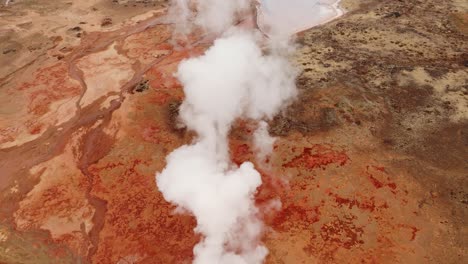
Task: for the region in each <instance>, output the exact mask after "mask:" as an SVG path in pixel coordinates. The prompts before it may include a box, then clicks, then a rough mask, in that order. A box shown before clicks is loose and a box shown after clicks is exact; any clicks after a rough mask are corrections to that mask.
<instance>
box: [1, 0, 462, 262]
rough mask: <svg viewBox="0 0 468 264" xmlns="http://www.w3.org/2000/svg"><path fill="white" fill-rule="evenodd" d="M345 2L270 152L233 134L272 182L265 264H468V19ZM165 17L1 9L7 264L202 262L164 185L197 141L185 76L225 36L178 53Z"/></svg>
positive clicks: (132, 4) (123, 9)
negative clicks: (169, 169) (191, 62)
mask: <svg viewBox="0 0 468 264" xmlns="http://www.w3.org/2000/svg"><path fill="white" fill-rule="evenodd" d="M342 4H343V7H344V8H345V9H346V10H347V13H346V14H345V15H344V16H343V17H340V18H339V19H337V20H335V21H332V22H330V23H327V24H325V25H322V26H320V27H317V28H314V29H311V30H308V31H305V32H303V33H301V34H300V35H299V36H298V39H297V40H298V43H299V44H300V46H299V48H298V51H297V52H296V54H295V55H294V57H293V58H291V59H292V60H293V61H294V62H295V64H296V65H297V66H298V68H299V69H300V70H301V74H300V76H299V77H298V80H297V84H298V87H299V89H300V96H299V97H298V99H297V101H296V102H294V103H293V104H292V105H291V106H290V107H288V109H286V111H285V112H284V113H283V114H281V115H279V116H277V117H275V118H274V119H273V120H271V122H270V125H271V129H270V133H271V134H272V135H275V136H276V137H277V138H278V139H277V142H276V144H275V147H274V151H273V153H272V154H271V156H270V157H268V158H267V159H266V160H261V161H259V160H257V159H256V158H255V150H254V149H253V148H252V137H253V136H252V131H254V129H255V124H252V123H251V122H250V121H248V120H239V121H238V122H237V123H236V125H235V127H234V128H233V130H232V132H231V135H230V149H231V155H232V158H233V160H234V161H235V162H236V163H239V164H240V163H241V162H243V161H246V160H250V161H252V162H254V163H255V164H256V167H257V169H258V170H259V171H261V172H262V178H263V185H262V186H261V187H260V189H259V190H258V193H257V195H256V202H257V205H258V206H259V207H260V208H261V212H262V215H261V217H262V218H263V219H264V221H265V223H266V231H265V234H264V237H263V242H264V243H265V244H266V246H267V247H268V248H269V250H270V254H269V256H268V258H267V261H266V263H463V262H464V261H463V259H467V258H468V256H467V252H466V248H467V246H468V245H467V244H468V242H467V240H466V237H468V233H467V223H466V219H468V215H467V212H468V211H467V209H468V208H467V207H468V182H467V177H466V176H467V173H468V163H467V160H468V151H467V149H468V121H467V120H468V112H467V111H468V105H467V104H468V68H467V67H468V54H467V50H468V44H467V43H468V6H467V4H466V2H465V1H459V0H452V1H435V0H425V1H410V0H400V1H377V0H354V1H353V0H345V1H343V3H342ZM165 5H166V3H165V1H120V0H119V1H110V0H109V1H107V0H106V1H104V0H101V1H98V0H96V1H53V4H52V2H51V1H28V0H24V1H20V0H17V1H14V2H12V3H10V5H9V6H8V7H0V65H1V66H0V190H1V191H0V263H190V261H191V259H192V257H193V256H192V254H193V253H192V247H193V246H194V245H195V244H196V243H197V242H198V240H199V239H200V238H199V237H198V236H197V235H195V234H194V232H193V228H194V227H195V225H196V222H195V219H194V218H193V217H192V216H190V215H181V214H174V213H173V210H174V207H173V206H172V205H170V204H168V203H167V202H165V201H164V199H163V197H162V195H161V193H159V192H158V190H157V188H156V185H155V180H154V175H155V173H156V172H158V171H161V170H162V169H163V168H164V166H165V160H164V158H165V157H166V155H167V154H168V153H170V152H171V151H172V150H174V149H175V148H177V147H178V146H180V145H182V144H186V143H188V142H190V140H191V138H192V137H193V135H192V134H191V133H190V132H189V131H186V130H184V129H183V128H181V127H180V126H179V125H178V123H177V111H178V106H179V105H180V102H181V101H182V100H183V98H184V95H183V91H182V88H181V87H180V84H179V83H178V82H177V80H176V79H175V78H174V77H173V73H174V72H175V70H176V69H177V65H178V63H179V62H180V61H181V60H182V59H184V58H187V57H190V56H194V55H197V54H201V53H202V52H203V51H204V50H205V49H206V48H207V47H209V46H210V41H211V40H210V39H209V38H207V37H206V36H202V35H201V34H194V35H193V36H190V37H189V39H188V40H187V41H185V42H184V41H174V40H172V39H171V33H172V26H171V25H166V24H164V21H163V20H162V19H161V16H162V15H163V14H164V12H165V9H164V8H165ZM279 205H281V206H279Z"/></svg>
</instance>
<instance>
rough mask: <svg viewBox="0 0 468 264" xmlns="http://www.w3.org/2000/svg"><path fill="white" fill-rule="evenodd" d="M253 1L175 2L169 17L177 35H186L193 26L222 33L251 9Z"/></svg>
mask: <svg viewBox="0 0 468 264" xmlns="http://www.w3.org/2000/svg"><path fill="white" fill-rule="evenodd" d="M251 3H252V1H251V0H224V1H221V0H173V1H172V6H171V9H170V14H169V17H170V19H171V20H172V21H174V22H175V24H176V31H177V33H183V34H186V33H188V31H190V30H191V29H192V24H191V23H193V25H196V26H199V27H201V28H203V29H205V30H207V31H208V32H213V33H222V32H223V31H225V30H226V29H228V28H230V27H231V26H232V25H233V24H235V22H236V19H237V18H238V16H239V15H241V14H242V13H244V12H247V11H248V10H249V9H250V8H251Z"/></svg>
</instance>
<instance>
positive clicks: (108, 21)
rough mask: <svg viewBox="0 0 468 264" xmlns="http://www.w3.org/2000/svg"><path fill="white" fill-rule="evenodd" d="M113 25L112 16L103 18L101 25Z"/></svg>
mask: <svg viewBox="0 0 468 264" xmlns="http://www.w3.org/2000/svg"><path fill="white" fill-rule="evenodd" d="M110 25H112V18H110V17H106V18H104V19H103V20H102V22H101V27H107V26H110Z"/></svg>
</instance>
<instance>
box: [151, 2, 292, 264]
mask: <svg viewBox="0 0 468 264" xmlns="http://www.w3.org/2000/svg"><path fill="white" fill-rule="evenodd" d="M178 2H180V3H182V2H185V3H186V4H187V1H178ZM226 2H230V3H229V4H228V3H226ZM245 2H246V1H245V0H242V1H225V0H203V1H199V3H198V5H199V7H200V8H201V9H202V10H203V9H209V10H210V11H207V10H205V11H203V12H202V11H201V10H199V12H201V13H199V14H198V15H197V16H198V18H197V19H196V21H198V23H199V24H200V25H202V26H204V27H205V28H206V29H207V30H215V31H217V30H221V29H223V30H224V29H225V27H228V26H229V24H230V23H232V22H233V16H235V14H236V13H237V12H239V11H242V9H243V8H244V6H245V5H246V3H245ZM208 4H212V5H208ZM212 8H217V9H219V10H220V13H223V14H229V16H230V17H229V16H228V17H218V16H214V14H212V12H214V11H211V9H212ZM211 16H213V17H211ZM217 19H220V21H221V25H222V26H221V25H220V26H214V24H213V23H215V22H219V21H216V20H217ZM259 40H260V39H259V36H258V35H257V34H255V33H254V32H249V31H245V30H244V31H243V30H239V29H235V28H231V29H229V30H227V31H225V33H224V34H223V35H222V37H221V38H219V39H217V40H216V41H215V42H214V45H213V46H212V47H211V48H209V49H208V50H207V51H206V52H205V54H204V55H202V56H200V57H197V58H191V59H188V60H185V61H183V62H181V63H180V65H179V68H178V72H177V77H178V79H179V80H180V82H181V83H182V85H183V87H184V92H185V96H186V97H185V100H184V102H183V103H182V105H181V107H180V119H181V121H182V122H183V123H184V124H185V125H186V126H187V128H188V129H190V130H193V131H195V132H196V133H197V135H198V136H197V138H196V139H195V141H194V142H193V144H191V145H185V146H182V147H180V148H179V149H176V150H175V151H174V152H172V153H171V154H169V156H168V157H167V166H166V168H165V169H164V170H163V171H162V172H161V173H159V174H157V175H156V182H157V186H158V188H159V190H160V191H161V192H162V193H163V195H164V198H165V199H166V200H167V201H169V202H171V203H173V204H176V205H177V206H178V208H180V209H182V210H184V211H189V212H190V213H192V214H193V215H194V216H195V217H196V219H197V227H196V229H195V231H196V232H197V233H200V234H202V235H203V239H202V241H201V242H200V243H199V244H197V245H196V246H195V248H194V254H195V260H194V263H195V264H215V263H216V264H217V263H223V264H224V263H227V264H231V263H232V264H238V263H246V264H247V263H248V264H255V263H262V262H263V260H264V258H265V256H266V255H267V254H268V250H267V249H266V248H265V247H264V246H263V245H262V244H261V243H260V241H259V238H260V235H261V232H262V228H263V225H262V222H261V221H260V220H259V219H258V209H257V208H256V207H255V203H254V195H255V192H256V189H257V188H258V187H259V186H260V185H261V177H260V174H259V173H258V172H257V171H256V170H255V168H254V165H253V164H252V163H250V162H245V163H243V164H242V165H240V166H237V165H235V164H233V163H232V162H231V161H230V158H229V150H228V144H227V137H228V133H229V131H230V129H231V126H232V124H233V122H234V121H235V120H236V119H238V118H250V119H255V120H259V121H260V120H263V119H270V118H272V117H273V116H274V115H275V114H277V113H278V111H280V110H281V108H282V107H284V105H285V103H287V102H288V101H290V100H291V99H292V98H294V96H295V95H296V88H295V82H294V80H295V70H294V69H293V68H292V67H291V65H290V64H289V62H288V61H287V59H285V58H284V57H282V56H281V55H279V54H277V53H272V54H269V55H264V53H263V51H262V49H261V48H260V46H259V45H258V43H259ZM259 127H260V128H259V130H258V131H257V133H256V135H255V136H254V138H255V139H254V141H255V142H258V149H259V150H261V151H260V152H261V154H262V155H264V154H266V152H268V151H269V150H271V145H272V143H273V141H272V140H273V139H272V138H270V137H269V136H268V131H267V125H266V123H264V122H261V121H260V126H259Z"/></svg>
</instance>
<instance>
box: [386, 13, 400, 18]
mask: <svg viewBox="0 0 468 264" xmlns="http://www.w3.org/2000/svg"><path fill="white" fill-rule="evenodd" d="M391 17H395V18H397V17H401V13H400V12H391V13H390V14H387V15H385V18H391Z"/></svg>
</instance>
